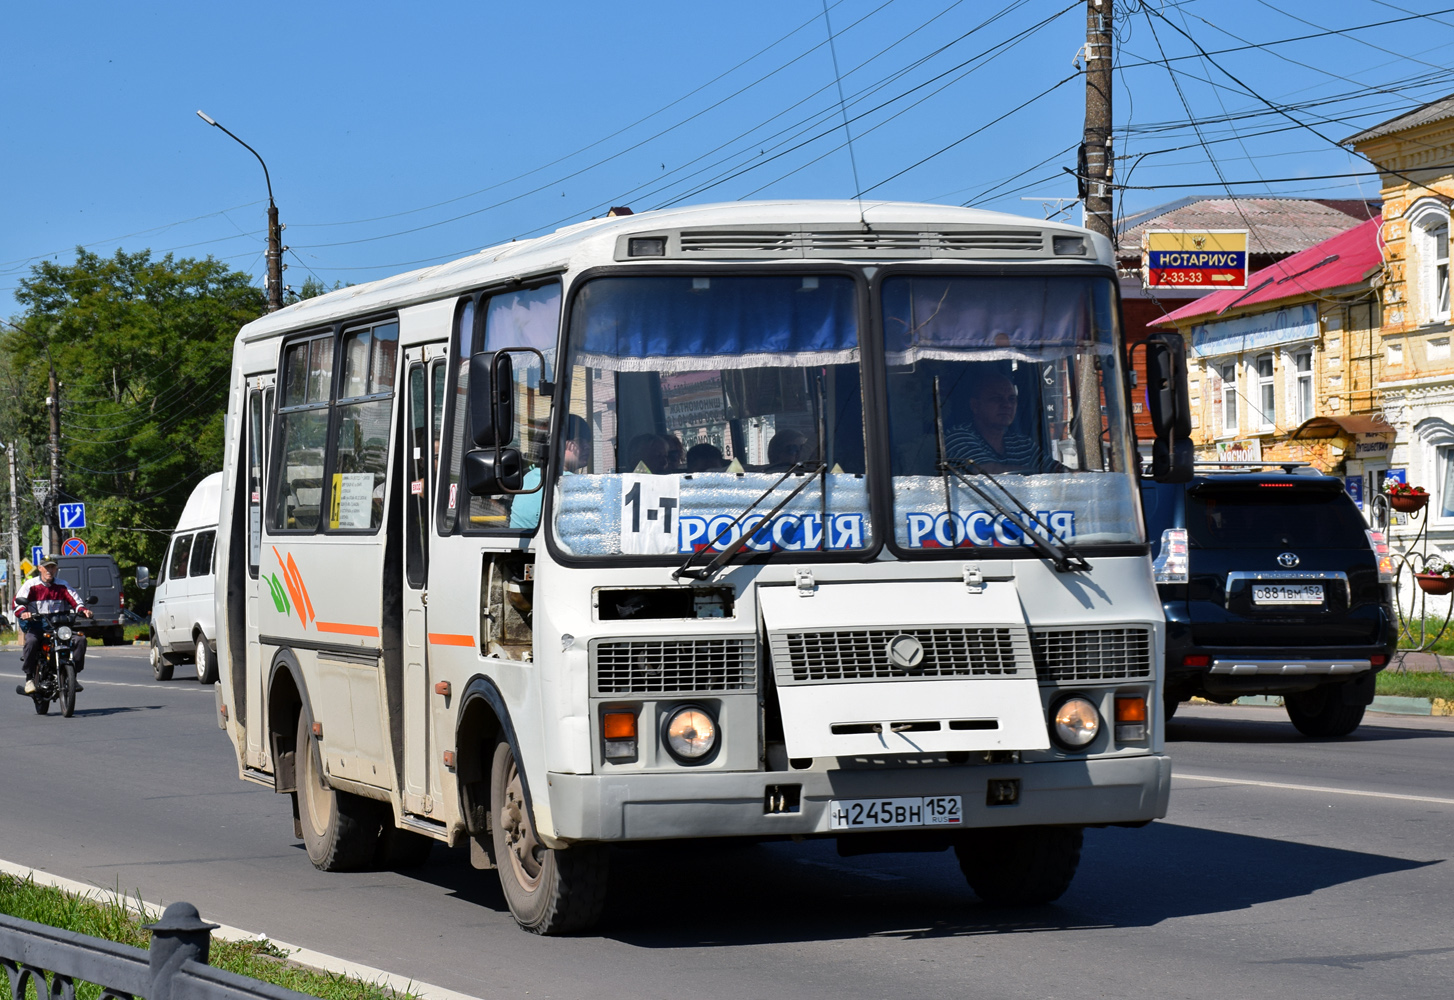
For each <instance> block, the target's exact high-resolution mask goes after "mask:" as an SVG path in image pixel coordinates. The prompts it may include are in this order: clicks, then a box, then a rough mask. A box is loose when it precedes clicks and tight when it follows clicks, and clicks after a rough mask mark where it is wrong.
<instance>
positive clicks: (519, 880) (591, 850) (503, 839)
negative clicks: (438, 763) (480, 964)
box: [490, 738, 607, 934]
mask: <svg viewBox="0 0 1454 1000" xmlns="http://www.w3.org/2000/svg"><path fill="white" fill-rule="evenodd" d="M490 819H491V823H490V834H491V836H492V837H493V839H494V844H495V865H496V870H497V871H498V872H499V874H500V889H501V890H502V891H503V892H504V894H505V902H507V903H508V904H509V905H510V913H511V914H512V915H513V916H514V917H515V922H516V923H518V924H519V925H520V926H521V927H523V928H524V929H525V930H527V931H531V932H532V933H535V934H570V933H572V932H575V931H583V930H586V929H588V928H590V927H591V926H592V925H594V924H595V922H596V921H597V920H599V919H600V916H601V911H602V909H603V908H604V907H605V904H606V868H607V854H606V849H605V847H604V846H602V845H600V844H579V845H577V846H575V847H571V848H569V849H567V850H553V849H551V848H548V847H546V846H544V845H543V844H542V843H541V842H540V841H539V839H537V837H536V834H535V822H534V818H533V817H532V816H531V814H530V807H529V805H528V803H527V802H526V800H525V779H524V777H523V775H522V774H521V773H520V766H519V762H518V761H516V759H515V752H514V751H513V750H511V749H510V744H509V742H508V741H506V740H505V739H503V738H502V739H500V740H499V742H497V743H496V744H495V751H494V755H493V759H492V763H491V767H490Z"/></svg>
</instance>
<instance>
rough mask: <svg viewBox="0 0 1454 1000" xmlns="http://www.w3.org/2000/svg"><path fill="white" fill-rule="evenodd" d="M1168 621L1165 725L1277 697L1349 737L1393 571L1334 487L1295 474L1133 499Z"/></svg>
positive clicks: (1231, 478) (1215, 482)
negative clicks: (1198, 712) (1203, 702)
mask: <svg viewBox="0 0 1454 1000" xmlns="http://www.w3.org/2000/svg"><path fill="white" fill-rule="evenodd" d="M1141 505H1142V508H1143V509H1144V510H1145V512H1146V528H1147V534H1148V536H1149V537H1150V539H1151V542H1152V552H1153V554H1154V555H1155V557H1156V564H1155V565H1156V580H1157V583H1158V585H1159V590H1160V592H1161V603H1162V608H1163V609H1164V611H1165V614H1166V718H1168V719H1169V718H1171V716H1172V714H1173V713H1175V711H1176V706H1177V705H1178V704H1179V703H1180V702H1182V701H1185V700H1186V699H1188V698H1191V697H1192V696H1193V695H1200V696H1201V697H1203V698H1206V699H1208V700H1209V701H1216V702H1222V703H1227V702H1230V701H1232V700H1233V699H1234V698H1237V697H1240V696H1242V695H1252V694H1262V695H1275V696H1281V697H1282V699H1283V704H1284V706H1285V707H1286V708H1287V714H1288V716H1289V717H1290V718H1291V719H1292V723H1293V725H1294V726H1296V727H1297V728H1298V730H1299V731H1300V732H1302V733H1303V734H1304V735H1307V736H1346V735H1348V734H1349V733H1351V732H1353V730H1355V729H1357V728H1358V724H1359V723H1360V722H1362V721H1363V712H1364V710H1365V709H1366V708H1367V707H1368V705H1369V703H1370V702H1372V701H1373V689H1374V677H1375V675H1376V674H1377V673H1378V671H1380V670H1382V669H1383V668H1384V666H1386V665H1387V663H1388V658H1389V656H1390V655H1391V654H1392V653H1393V650H1394V646H1395V643H1396V640H1397V638H1398V625H1397V621H1396V619H1395V617H1394V611H1393V596H1392V586H1391V584H1392V580H1393V574H1392V566H1391V564H1390V563H1389V562H1388V558H1387V549H1386V548H1382V547H1383V545H1384V541H1383V537H1382V536H1381V535H1379V534H1377V533H1371V532H1369V531H1368V530H1367V527H1368V526H1367V525H1366V524H1365V523H1364V521H1363V515H1362V514H1361V513H1359V511H1358V508H1357V507H1356V506H1354V504H1353V501H1352V500H1351V499H1350V498H1349V497H1348V495H1347V494H1346V493H1345V492H1344V490H1343V481H1342V480H1341V479H1338V478H1336V477H1333V476H1325V475H1322V474H1321V473H1318V472H1317V471H1315V470H1313V469H1311V468H1307V467H1302V468H1297V467H1295V466H1293V465H1287V466H1282V467H1280V468H1276V469H1275V470H1269V469H1267V468H1265V467H1258V468H1253V469H1247V470H1239V471H1236V472H1225V471H1210V470H1201V469H1198V471H1197V474H1196V475H1195V476H1193V478H1192V479H1191V481H1190V482H1186V483H1152V482H1143V483H1142V485H1141Z"/></svg>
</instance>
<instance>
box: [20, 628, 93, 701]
mask: <svg viewBox="0 0 1454 1000" xmlns="http://www.w3.org/2000/svg"><path fill="white" fill-rule="evenodd" d="M78 618H79V616H78V615H73V614H70V613H69V612H61V613H57V614H53V615H40V614H37V615H32V616H31V619H30V620H31V621H32V622H36V623H39V625H40V633H39V635H38V638H37V639H36V641H37V642H39V643H40V651H41V655H40V661H39V662H38V663H37V664H36V667H35V693H34V694H32V695H31V696H30V697H31V698H32V699H33V700H34V701H35V713H36V714H37V715H46V714H48V713H49V712H50V706H51V702H60V705H61V716H62V717H63V718H67V719H69V718H70V717H71V715H72V714H74V712H75V711H76V665H75V664H74V663H73V662H71V655H72V654H71V642H72V641H73V640H74V639H75V636H76V635H77V634H78V633H77V632H76V631H75V630H74V629H73V628H72V626H74V625H75V624H76V621H77V620H78ZM15 690H16V692H17V693H18V694H24V693H25V687H24V685H20V686H17V687H16V689H15Z"/></svg>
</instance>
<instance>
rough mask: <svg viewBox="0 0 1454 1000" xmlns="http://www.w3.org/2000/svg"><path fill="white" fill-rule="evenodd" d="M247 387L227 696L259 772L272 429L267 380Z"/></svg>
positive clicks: (264, 756)
mask: <svg viewBox="0 0 1454 1000" xmlns="http://www.w3.org/2000/svg"><path fill="white" fill-rule="evenodd" d="M248 382H249V383H250V390H249V392H248V394H247V425H246V428H245V429H244V434H245V435H246V437H247V440H246V442H245V443H244V451H243V454H244V456H246V459H247V495H246V496H245V497H240V498H238V499H239V500H242V501H245V502H246V503H247V585H246V592H247V597H246V605H247V609H246V615H247V617H246V623H245V627H246V636H245V639H246V643H247V646H246V649H247V655H246V657H245V658H244V660H243V672H242V678H241V679H240V680H239V679H238V678H236V677H234V678H233V681H232V685H233V686H232V690H233V697H234V698H235V699H237V700H238V701H240V702H241V703H242V704H243V707H244V711H243V713H242V721H243V723H244V725H245V726H246V729H247V765H248V766H249V767H255V768H263V767H266V766H267V761H268V751H267V738H266V729H265V726H266V723H267V720H266V719H264V718H263V715H264V712H263V700H264V697H265V696H264V694H263V685H264V684H266V680H265V678H264V677H263V664H262V646H261V644H260V641H259V635H260V633H261V629H260V619H259V618H258V601H259V600H260V599H261V596H260V590H262V589H265V588H267V583H266V581H264V580H262V579H261V578H260V577H259V572H258V567H259V563H260V562H261V559H262V531H263V470H264V469H265V468H267V447H268V442H267V438H268V431H269V430H270V429H271V427H272V420H271V417H270V415H271V413H272V404H273V376H271V375H265V376H263V377H261V378H249V379H248Z"/></svg>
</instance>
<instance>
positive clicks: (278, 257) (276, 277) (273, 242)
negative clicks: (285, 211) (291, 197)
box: [268, 185, 283, 312]
mask: <svg viewBox="0 0 1454 1000" xmlns="http://www.w3.org/2000/svg"><path fill="white" fill-rule="evenodd" d="M281 308H283V227H282V226H280V225H278V206H277V205H275V204H273V192H272V190H271V185H269V190H268V312H277V311H278V310H279V309H281Z"/></svg>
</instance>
